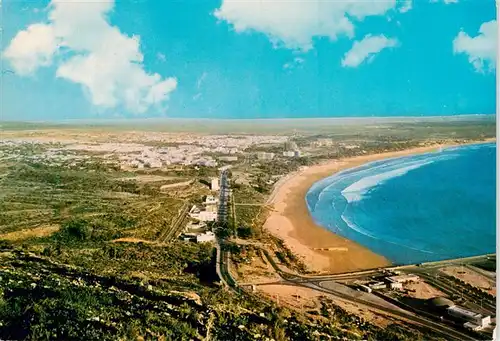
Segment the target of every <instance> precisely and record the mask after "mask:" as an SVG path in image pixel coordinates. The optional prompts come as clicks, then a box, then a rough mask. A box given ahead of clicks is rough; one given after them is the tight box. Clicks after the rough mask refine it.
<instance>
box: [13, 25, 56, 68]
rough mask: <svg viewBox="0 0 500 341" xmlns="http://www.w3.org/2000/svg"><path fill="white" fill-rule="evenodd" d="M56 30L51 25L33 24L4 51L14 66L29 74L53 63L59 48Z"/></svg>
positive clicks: (18, 35) (19, 34)
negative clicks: (55, 34)
mask: <svg viewBox="0 0 500 341" xmlns="http://www.w3.org/2000/svg"><path fill="white" fill-rule="evenodd" d="M57 45H58V43H57V39H56V38H55V36H54V30H53V28H52V26H50V25H44V24H33V25H31V26H29V27H28V28H27V29H26V30H24V31H21V32H19V33H18V34H17V35H16V37H15V38H14V39H13V40H12V42H11V43H10V45H9V46H8V47H7V49H6V50H5V52H4V57H5V58H7V59H9V60H10V62H11V64H12V67H13V68H14V69H15V70H16V72H17V73H19V74H20V75H29V74H31V73H33V72H34V71H35V70H36V69H37V68H38V67H40V66H48V65H50V64H51V63H52V57H53V56H54V53H55V52H56V51H57V49H58V46H57Z"/></svg>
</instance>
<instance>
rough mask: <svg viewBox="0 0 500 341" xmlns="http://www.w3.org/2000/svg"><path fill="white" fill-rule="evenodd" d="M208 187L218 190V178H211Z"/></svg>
mask: <svg viewBox="0 0 500 341" xmlns="http://www.w3.org/2000/svg"><path fill="white" fill-rule="evenodd" d="M210 189H211V190H212V191H218V190H219V179H218V178H212V183H211V185H210Z"/></svg>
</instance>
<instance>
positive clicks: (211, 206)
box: [182, 178, 219, 243]
mask: <svg viewBox="0 0 500 341" xmlns="http://www.w3.org/2000/svg"><path fill="white" fill-rule="evenodd" d="M210 189H211V190H212V191H213V192H215V193H217V192H218V191H219V179H218V178H212V180H211V183H210ZM215 193H214V194H215ZM218 204H219V199H218V198H217V197H216V196H215V195H207V196H206V197H205V200H204V201H203V205H202V207H198V206H196V205H193V206H192V207H191V210H189V216H190V217H191V219H193V220H194V222H190V223H189V224H188V225H187V226H186V230H185V233H184V234H183V236H182V238H183V239H184V240H185V241H196V242H197V243H204V242H212V241H215V234H214V233H213V232H212V231H210V230H209V229H208V228H207V222H214V221H217V218H218V214H217V208H218Z"/></svg>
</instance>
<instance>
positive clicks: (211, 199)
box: [205, 195, 218, 205]
mask: <svg viewBox="0 0 500 341" xmlns="http://www.w3.org/2000/svg"><path fill="white" fill-rule="evenodd" d="M217 202H218V200H217V198H216V197H215V196H213V195H207V197H206V198H205V205H215V204H217Z"/></svg>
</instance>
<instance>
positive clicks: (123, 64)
mask: <svg viewBox="0 0 500 341" xmlns="http://www.w3.org/2000/svg"><path fill="white" fill-rule="evenodd" d="M113 7H114V0H86V1H79V0H52V2H51V4H50V5H49V14H48V19H49V23H48V24H34V25H31V26H29V27H28V28H27V29H26V30H24V31H20V32H18V33H17V35H16V36H15V37H14V38H13V39H12V41H11V42H10V45H9V46H8V47H7V49H6V50H5V51H4V53H3V57H4V58H6V59H7V60H8V61H9V62H10V63H11V64H12V66H13V68H14V70H15V71H16V72H17V73H18V74H20V75H30V74H33V73H34V72H35V71H36V70H37V69H38V68H40V67H43V66H48V65H51V64H52V63H53V64H56V66H57V71H56V76H57V77H60V78H64V79H66V80H69V81H72V82H75V83H78V84H80V85H81V86H82V87H83V89H84V91H85V93H86V94H88V95H89V97H90V99H91V101H92V103H93V104H94V105H96V106H100V107H104V108H114V107H117V106H120V105H123V106H125V107H126V108H127V109H128V110H129V111H131V112H133V113H143V112H145V111H146V110H148V109H149V108H150V107H152V106H156V107H158V108H160V107H161V106H162V105H163V104H164V102H165V101H167V100H168V98H169V94H170V93H171V92H172V91H174V90H175V89H176V87H177V80H176V79H175V78H166V79H163V78H162V77H161V76H160V75H159V74H156V73H153V74H150V73H147V72H146V71H145V70H144V67H143V64H142V63H143V58H144V57H143V55H142V53H141V52H140V38H139V37H138V36H132V37H129V36H127V35H126V34H123V33H121V32H120V30H119V28H118V27H116V26H111V25H110V24H109V23H108V21H107V17H106V16H107V14H108V13H109V12H110V11H111V10H112V9H113Z"/></svg>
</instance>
